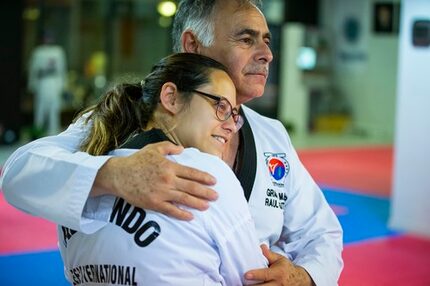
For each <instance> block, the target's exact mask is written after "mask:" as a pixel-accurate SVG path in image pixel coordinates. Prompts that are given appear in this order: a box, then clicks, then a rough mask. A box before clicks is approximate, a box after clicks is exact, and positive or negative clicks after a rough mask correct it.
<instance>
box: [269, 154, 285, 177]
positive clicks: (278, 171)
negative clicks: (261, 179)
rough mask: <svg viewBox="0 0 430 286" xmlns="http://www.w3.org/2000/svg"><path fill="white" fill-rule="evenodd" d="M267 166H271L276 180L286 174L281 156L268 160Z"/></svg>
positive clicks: (270, 168)
mask: <svg viewBox="0 0 430 286" xmlns="http://www.w3.org/2000/svg"><path fill="white" fill-rule="evenodd" d="M267 166H268V167H269V172H270V175H272V177H273V178H274V179H275V180H277V181H279V180H281V179H282V178H283V177H284V176H285V173H286V170H285V164H284V162H283V161H282V160H280V159H279V158H271V159H270V160H269V161H268V162H267Z"/></svg>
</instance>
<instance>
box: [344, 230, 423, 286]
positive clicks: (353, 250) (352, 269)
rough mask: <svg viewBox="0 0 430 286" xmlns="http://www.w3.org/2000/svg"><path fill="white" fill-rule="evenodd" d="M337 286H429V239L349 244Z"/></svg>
mask: <svg viewBox="0 0 430 286" xmlns="http://www.w3.org/2000/svg"><path fill="white" fill-rule="evenodd" d="M343 258H344V262H345V268H344V270H343V272H342V275H341V277H340V280H339V285H340V286H394V285H413V286H428V285H430V239H423V238H418V237H414V236H402V237H391V238H385V239H381V240H376V241H369V242H362V243H359V244H352V245H351V244H350V245H348V246H347V247H345V250H344V251H343Z"/></svg>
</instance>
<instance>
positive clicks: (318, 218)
mask: <svg viewBox="0 0 430 286" xmlns="http://www.w3.org/2000/svg"><path fill="white" fill-rule="evenodd" d="M288 142H289V144H290V148H291V150H292V152H291V156H292V157H291V158H290V159H291V162H290V163H291V166H293V167H292V168H291V172H292V174H291V175H292V176H293V183H292V185H291V186H292V192H291V196H290V198H289V200H288V201H287V205H285V207H284V225H283V229H282V233H281V238H280V240H279V241H278V242H277V243H276V244H275V245H274V246H272V251H276V252H278V253H281V254H284V255H285V254H287V256H288V257H289V258H290V259H292V261H293V262H294V263H295V264H296V265H299V266H302V267H303V268H305V269H306V271H307V272H308V273H309V275H310V276H311V277H312V279H313V280H314V282H315V284H316V285H317V286H333V285H337V281H338V279H339V276H340V273H341V271H342V268H343V261H342V249H343V243H342V238H343V231H342V228H341V226H340V223H339V221H338V219H337V217H336V215H335V214H334V212H333V210H332V209H331V208H330V206H329V205H328V203H327V201H326V199H325V197H324V195H323V193H322V191H321V189H320V188H319V187H318V186H317V184H316V183H315V181H314V180H313V179H312V177H311V176H310V174H309V173H308V172H307V170H306V169H305V167H304V166H303V164H302V163H301V162H300V160H299V157H298V155H297V153H296V151H295V150H294V148H293V147H292V145H291V142H290V141H289V140H288Z"/></svg>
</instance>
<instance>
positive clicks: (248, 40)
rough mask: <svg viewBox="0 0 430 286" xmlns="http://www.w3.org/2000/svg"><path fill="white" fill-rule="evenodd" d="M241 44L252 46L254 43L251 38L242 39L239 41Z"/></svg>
mask: <svg viewBox="0 0 430 286" xmlns="http://www.w3.org/2000/svg"><path fill="white" fill-rule="evenodd" d="M241 41H242V42H244V43H245V44H248V45H250V44H252V43H253V42H254V41H253V40H252V39H251V38H244V39H242V40H241Z"/></svg>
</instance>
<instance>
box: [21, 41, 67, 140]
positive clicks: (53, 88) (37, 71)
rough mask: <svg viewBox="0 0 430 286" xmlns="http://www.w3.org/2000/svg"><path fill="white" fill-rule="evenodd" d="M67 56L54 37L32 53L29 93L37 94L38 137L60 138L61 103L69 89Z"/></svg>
mask: <svg viewBox="0 0 430 286" xmlns="http://www.w3.org/2000/svg"><path fill="white" fill-rule="evenodd" d="M66 77H67V70H66V55H65V53H64V50H63V48H62V47H61V46H59V45H56V44H55V43H54V38H53V36H52V35H51V34H49V33H46V34H45V35H44V36H43V40H42V43H41V44H40V45H39V46H37V47H36V48H35V49H34V51H33V52H32V55H31V58H30V64H29V75H28V89H29V90H30V92H32V93H33V94H34V103H33V110H34V126H35V129H36V130H35V134H34V135H35V136H36V137H38V135H41V134H44V133H47V134H48V135H54V134H58V132H60V125H61V122H60V121H61V100H62V94H63V91H64V88H65V85H66Z"/></svg>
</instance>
